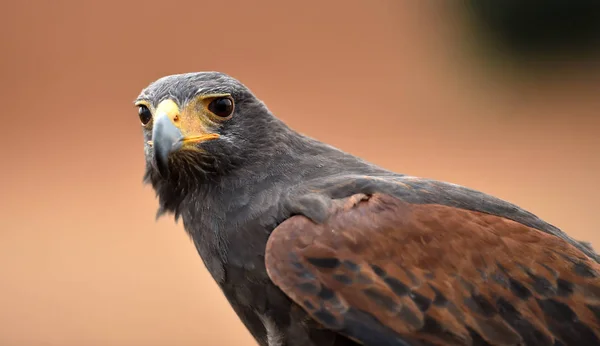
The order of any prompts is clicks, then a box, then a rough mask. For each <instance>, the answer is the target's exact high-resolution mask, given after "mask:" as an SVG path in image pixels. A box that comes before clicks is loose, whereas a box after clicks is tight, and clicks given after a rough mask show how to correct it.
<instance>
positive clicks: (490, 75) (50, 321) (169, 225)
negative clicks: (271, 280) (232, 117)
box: [0, 0, 600, 346]
mask: <svg viewBox="0 0 600 346" xmlns="http://www.w3.org/2000/svg"><path fill="white" fill-rule="evenodd" d="M554 3H559V1H549V2H548V3H547V4H546V5H545V6H544V8H543V9H540V8H536V7H532V6H531V5H526V4H521V2H520V1H516V0H514V1H513V0H510V1H509V0H505V1H491V0H490V1H485V0H480V1H474V0H473V1H463V2H433V1H398V0H378V1H366V0H362V1H361V0H335V1H334V0H330V1H317V0H305V1H302V2H283V1H276V0H271V1H258V2H251V1H242V0H239V1H232V0H230V1H226V2H218V1H202V0H196V1H172V2H167V1H156V0H145V1H133V0H132V1H114V0H105V1H87V2H86V1H76V0H56V1H50V0H31V1H20V2H19V1H3V3H2V5H3V6H2V7H3V11H2V12H3V20H2V21H1V22H0V57H1V65H0V81H1V84H0V88H1V89H0V90H1V91H0V101H1V104H2V108H1V109H2V113H1V117H2V118H1V119H2V126H0V131H2V135H1V136H0V153H1V155H2V156H1V158H2V163H1V167H2V170H1V171H0V174H1V179H0V345H4V346H37V345H40V346H41V345H44V346H54V345H56V346H76V345H87V346H94V345H98V346H113V345H114V346H138V345H140V346H142V345H143V346H153V345H156V346H162V345H178V346H187V345H255V343H254V342H253V340H252V339H251V338H250V335H249V333H248V332H246V330H245V329H244V328H243V326H242V324H241V323H240V322H239V321H238V319H237V317H236V316H235V315H234V313H233V311H232V310H231V309H230V308H229V306H228V303H227V302H226V300H225V298H224V297H223V296H222V294H221V292H220V291H219V289H218V288H217V286H216V284H215V283H214V282H213V281H212V279H211V278H210V277H209V275H208V272H207V271H206V269H205V268H204V266H203V264H202V262H201V260H200V258H199V257H198V255H197V253H196V250H195V248H194V246H193V244H192V243H191V242H190V240H189V239H188V237H187V235H186V234H185V232H184V230H183V227H182V225H181V224H175V223H174V221H173V220H172V218H170V217H166V218H162V219H160V220H158V221H155V218H154V217H155V211H156V207H157V202H156V200H155V198H154V193H153V192H152V190H151V189H150V188H149V187H147V186H143V185H142V174H143V168H144V163H143V162H144V161H143V146H142V135H141V126H140V124H139V120H138V116H137V111H136V109H135V108H134V107H133V105H132V102H133V100H134V98H135V97H136V96H137V94H138V92H139V91H140V90H141V89H142V88H143V87H145V86H146V85H147V84H148V83H150V82H151V81H153V80H155V79H157V78H159V77H161V76H163V75H166V74H173V73H181V72H188V71H205V70H218V71H222V72H226V73H228V74H230V75H232V76H234V77H236V78H238V79H240V80H241V81H242V82H243V83H245V84H246V85H248V86H249V87H250V88H251V89H252V90H253V91H254V93H255V94H256V95H257V96H258V97H259V98H261V99H262V100H264V101H265V102H266V103H267V105H268V106H269V107H270V108H271V110H272V111H273V112H274V113H275V114H276V115H277V116H279V117H280V118H282V119H283V120H284V121H286V122H287V123H288V124H289V125H291V126H292V127H294V128H295V129H297V130H299V131H301V132H303V133H306V134H308V135H310V136H313V137H316V138H317V139H320V140H322V141H326V142H328V143H330V144H333V145H335V146H337V147H340V148H341V149H343V150H346V151H348V152H351V153H353V154H356V155H359V156H362V157H364V158H366V159H367V160H370V161H372V162H375V163H377V164H379V165H382V166H384V167H386V168H389V169H393V170H395V171H398V172H403V173H407V174H411V175H417V176H423V177H429V178H434V179H439V180H445V181H450V182H453V183H457V184H461V185H466V186H469V187H472V188H475V189H479V190H482V191H485V192H487V193H490V194H493V195H496V196H498V197H501V198H503V199H506V200H509V201H511V202H513V203H516V204H518V205H520V206H522V207H524V208H526V209H528V210H530V211H532V212H534V213H535V214H537V215H539V216H540V217H542V218H544V219H545V220H547V221H548V222H550V223H552V224H555V225H557V226H558V227H560V228H562V229H563V230H565V231H566V232H568V233H569V234H571V235H572V236H574V237H575V238H578V239H582V240H587V241H591V242H592V243H593V244H594V245H595V246H596V247H600V235H599V233H598V232H599V231H600V217H599V213H598V195H599V194H600V184H599V183H598V180H599V178H600V154H599V152H600V136H599V135H598V130H600V118H599V117H598V111H599V106H600V99H599V98H598V93H599V90H600V73H599V71H600V70H599V69H598V66H597V65H598V61H599V59H598V55H597V54H596V48H597V47H598V45H597V41H598V26H599V25H600V20H599V19H598V18H600V17H598V13H599V11H598V7H599V5H590V4H592V3H593V2H592V1H590V2H589V3H588V4H587V5H584V3H583V2H577V1H572V2H564V1H560V3H562V4H563V5H561V6H560V5H556V4H554ZM565 4H566V5H565ZM599 4H600V3H599Z"/></svg>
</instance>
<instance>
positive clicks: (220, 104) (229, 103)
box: [208, 97, 233, 118]
mask: <svg viewBox="0 0 600 346" xmlns="http://www.w3.org/2000/svg"><path fill="white" fill-rule="evenodd" d="M208 110H209V111H211V112H212V113H213V114H214V115H216V116H218V117H221V118H227V117H229V116H230V115H231V114H232V113H233V100H232V99H231V97H219V98H216V99H214V100H212V101H211V102H210V103H209V104H208Z"/></svg>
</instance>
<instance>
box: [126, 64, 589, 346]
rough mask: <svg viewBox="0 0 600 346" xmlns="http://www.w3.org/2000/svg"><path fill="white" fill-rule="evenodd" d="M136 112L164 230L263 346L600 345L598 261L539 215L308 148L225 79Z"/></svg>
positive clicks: (167, 88) (313, 143) (206, 76)
mask: <svg viewBox="0 0 600 346" xmlns="http://www.w3.org/2000/svg"><path fill="white" fill-rule="evenodd" d="M135 105H136V106H137V107H138V115H139V120H140V121H141V124H142V128H143V137H144V150H145V158H146V172H145V181H146V182H147V183H149V184H151V186H152V187H153V189H154V190H155V191H156V194H157V197H158V202H159V209H158V212H157V217H158V216H160V215H163V214H165V213H166V214H172V215H173V216H174V218H175V219H176V220H178V219H181V220H183V226H184V228H185V230H186V232H187V233H189V235H190V236H191V239H192V240H193V242H194V244H195V246H196V248H197V250H198V252H199V254H200V257H201V258H202V261H203V262H204V264H205V266H206V267H207V269H208V271H209V272H210V274H211V275H212V277H213V278H214V280H215V281H216V282H217V284H218V285H219V287H220V288H221V290H222V292H223V293H224V295H225V297H226V298H227V300H228V301H229V303H230V305H231V307H232V308H233V310H235V312H236V313H237V315H238V316H239V318H240V319H241V321H242V322H243V323H244V325H245V326H246V328H247V329H248V330H249V331H250V333H251V334H252V335H253V337H254V338H255V339H256V341H257V343H258V344H259V345H262V346H342V345H372V346H378V345H379V346H408V345H457V346H458V345H555V346H558V345H579V346H583V345H600V264H599V258H600V257H599V256H598V255H597V254H596V253H595V252H594V250H593V249H592V248H591V246H589V244H587V243H583V242H580V241H577V240H575V239H573V238H571V237H570V236H568V235H567V234H566V233H564V232H563V231H561V230H560V229H558V228H557V227H554V226H552V225H550V224H548V223H546V222H544V221H543V220H541V219H540V218H538V217H537V216H535V215H533V214H532V213H530V212H527V211H525V210H523V209H521V208H520V207H518V206H516V205H514V204H511V203H509V202H506V201H503V200H501V199H498V198H495V197H492V196H490V195H487V194H484V193H482V192H478V191H475V190H472V189H469V188H466V187H463V186H459V185H455V184H451V183H445V182H441V181H436V180H432V179H424V178H418V177H414V176H409V175H405V174H399V173H395V172H392V171H389V170H386V169H384V168H381V167H378V166H377V165H374V164H371V163H369V162H367V161H365V160H363V159H361V158H358V157H355V156H353V155H350V154H349V153H346V152H344V151H342V150H339V149H336V148H334V147H332V146H330V145H327V144H325V143H322V142H319V141H317V140H315V139H313V138H310V137H308V136H306V135H303V134H300V133H298V132H297V131H295V130H293V129H292V128H290V127H289V126H287V125H286V124H285V123H284V122H283V121H282V120H280V119H279V118H277V117H276V116H275V115H273V114H272V113H271V112H270V111H269V109H268V108H267V106H266V105H265V104H264V103H263V102H262V101H261V100H259V99H258V98H257V97H256V96H255V95H254V94H253V93H252V92H251V91H250V89H248V88H247V87H246V86H244V84H242V83H241V82H240V81H238V80H237V79H235V78H233V77H231V76H229V75H227V74H224V73H220V72H197V73H185V74H177V75H170V76H165V77H162V78H160V79H158V80H156V81H154V82H152V83H151V84H150V85H148V86H147V87H146V88H145V89H144V90H143V91H142V92H141V93H140V95H139V96H138V98H137V99H136V101H135Z"/></svg>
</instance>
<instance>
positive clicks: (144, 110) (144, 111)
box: [138, 105, 152, 126]
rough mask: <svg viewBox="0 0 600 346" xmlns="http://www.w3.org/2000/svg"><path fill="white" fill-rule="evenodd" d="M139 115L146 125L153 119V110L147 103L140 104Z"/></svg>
mask: <svg viewBox="0 0 600 346" xmlns="http://www.w3.org/2000/svg"><path fill="white" fill-rule="evenodd" d="M138 115H139V117H140V121H141V122H142V125H144V126H146V125H148V123H149V122H150V121H151V120H152V112H150V109H148V107H146V106H145V105H139V106H138Z"/></svg>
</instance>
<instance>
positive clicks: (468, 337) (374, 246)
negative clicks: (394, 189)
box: [265, 194, 600, 345]
mask: <svg viewBox="0 0 600 346" xmlns="http://www.w3.org/2000/svg"><path fill="white" fill-rule="evenodd" d="M265 261H266V266H267V271H268V273H269V276H270V278H271V280H273V282H274V283H275V284H276V285H278V286H279V287H280V288H281V289H282V290H283V291H284V292H285V293H286V294H287V295H288V296H289V297H291V298H292V300H294V301H295V302H296V303H298V304H299V305H300V306H302V307H303V308H304V309H305V310H306V311H307V312H308V313H309V314H310V315H311V316H312V317H313V318H314V319H315V320H317V321H318V322H319V323H321V324H322V325H323V326H325V327H326V328H329V329H332V330H335V331H338V332H340V333H341V334H344V335H346V336H348V337H350V338H352V339H354V340H356V341H358V342H360V343H362V344H365V345H600V276H599V275H600V265H599V264H598V263H596V262H595V261H592V260H590V258H589V257H586V256H585V255H584V254H583V253H582V252H581V251H580V250H578V249H577V248H575V247H574V246H572V245H570V244H569V243H567V242H566V241H564V240H562V239H560V238H558V237H556V236H553V235H550V234H547V233H544V232H540V231H538V230H536V229H533V228H529V227H526V226H523V225H522V224H519V223H516V222H514V221H511V220H508V219H504V218H501V217H498V216H493V215H489V214H484V213H479V212H474V211H468V210H463V209H458V208H452V207H448V206H442V205H431V204H429V205H426V204H421V205H417V204H409V203H406V202H404V201H401V200H399V199H396V198H394V197H390V196H388V195H381V194H375V195H373V196H371V197H369V198H367V196H365V195H354V196H352V197H351V198H349V199H346V200H340V201H338V202H336V204H335V206H334V207H333V210H332V211H331V215H330V217H329V218H328V220H327V221H326V222H324V223H322V224H315V223H313V222H312V221H310V220H309V219H307V218H305V217H303V216H293V217H291V218H290V219H288V220H287V221H285V222H284V223H282V224H281V225H279V226H278V227H277V228H276V229H275V230H274V231H273V233H272V234H271V236H270V238H269V242H268V244H267V249H266V259H265Z"/></svg>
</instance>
